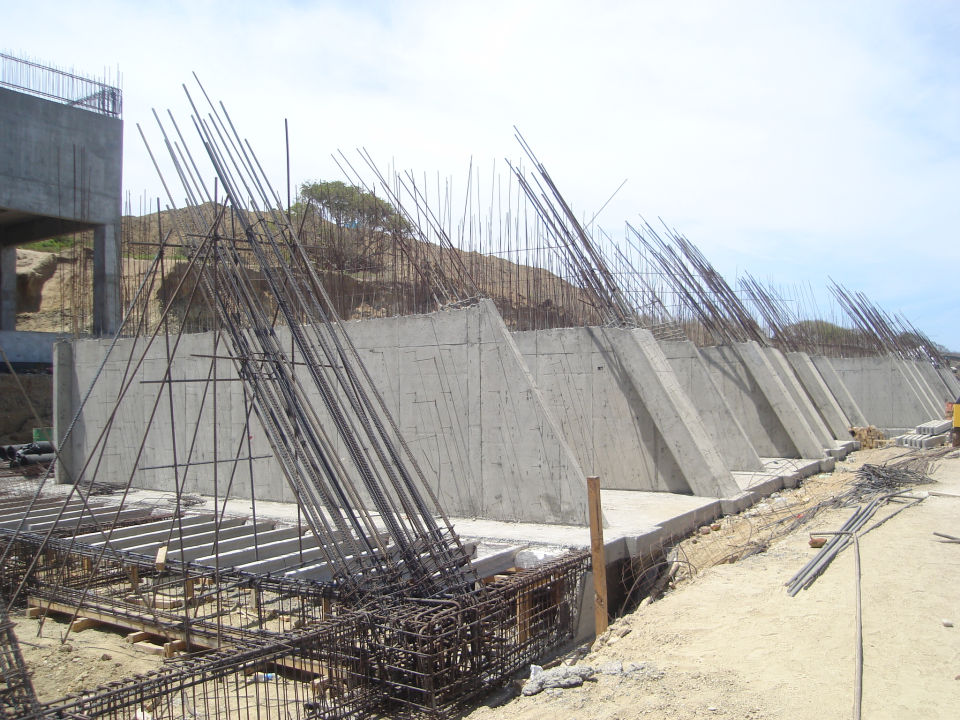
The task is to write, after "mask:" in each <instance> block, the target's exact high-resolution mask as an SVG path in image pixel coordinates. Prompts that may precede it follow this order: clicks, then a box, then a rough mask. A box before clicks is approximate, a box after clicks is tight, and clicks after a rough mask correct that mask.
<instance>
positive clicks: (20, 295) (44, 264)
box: [17, 248, 57, 312]
mask: <svg viewBox="0 0 960 720" xmlns="http://www.w3.org/2000/svg"><path fill="white" fill-rule="evenodd" d="M56 271H57V256H56V255H55V254H54V253H48V252H37V251H35V250H23V249H20V248H18V249H17V310H18V311H19V312H37V311H38V310H39V309H40V303H41V300H42V297H43V285H44V283H46V282H47V280H49V279H50V278H52V277H53V274H54V273H55V272H56Z"/></svg>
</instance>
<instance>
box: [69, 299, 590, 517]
mask: <svg viewBox="0 0 960 720" xmlns="http://www.w3.org/2000/svg"><path fill="white" fill-rule="evenodd" d="M348 331H349V332H350V334H351V337H352V338H353V339H354V342H355V344H356V346H357V348H358V352H359V353H360V355H361V357H362V358H363V359H364V362H365V364H366V365H367V367H368V369H369V371H370V373H371V375H372V377H373V379H374V382H375V384H376V385H377V387H378V388H379V389H380V391H381V393H382V394H383V396H384V398H385V401H386V403H387V405H388V407H389V408H390V409H391V410H392V412H393V414H394V417H395V419H396V421H397V423H398V425H399V427H400V429H401V432H402V434H403V436H404V437H405V438H406V439H407V441H408V443H409V445H410V447H411V449H412V452H413V455H414V456H415V458H416V459H417V461H418V463H419V464H420V466H421V468H422V469H423V471H424V474H425V475H426V477H427V479H428V482H429V483H430V485H431V486H432V487H433V489H434V491H435V493H436V494H437V496H438V498H439V501H440V504H441V506H442V507H443V508H444V509H445V510H446V511H447V512H448V513H450V514H452V515H457V516H466V517H473V516H475V517H485V518H493V519H498V520H511V521H524V522H549V523H559V522H562V523H570V524H585V523H586V522H587V506H586V483H585V480H584V472H583V471H582V470H581V468H580V466H579V464H578V463H577V460H576V458H575V457H574V455H573V453H572V451H571V450H570V448H569V446H568V445H567V444H566V442H565V440H564V438H563V434H562V432H561V431H560V428H559V425H557V424H556V422H555V421H554V420H553V418H552V417H551V416H550V414H549V412H548V411H547V409H546V407H545V405H544V403H543V401H542V398H541V396H540V393H539V391H538V390H537V388H536V387H535V386H534V383H533V381H532V376H531V375H530V373H529V370H528V369H527V367H526V365H525V363H524V361H523V358H522V356H521V355H520V353H519V351H518V350H517V348H516V346H515V345H514V343H513V340H512V338H511V336H510V334H509V332H507V330H506V328H505V326H504V325H503V322H502V320H501V319H500V316H499V315H498V314H497V312H496V309H495V308H494V306H493V304H492V303H490V302H489V301H484V302H482V303H480V304H479V305H476V306H473V307H469V308H465V309H460V310H451V311H444V312H440V313H435V314H432V315H426V316H417V317H407V318H390V319H384V320H366V321H362V322H356V323H348ZM280 335H281V342H283V337H284V333H283V332H282V331H281V333H280ZM133 342H134V341H133V340H121V341H119V343H118V346H117V348H116V350H115V353H114V355H113V358H112V359H111V361H110V362H109V363H108V364H107V366H106V367H105V368H104V370H103V373H102V376H101V379H100V382H98V383H97V386H96V390H95V392H94V393H93V395H92V396H91V399H90V401H89V402H88V404H87V406H86V408H85V409H84V412H83V416H82V418H81V421H80V422H79V423H78V426H77V428H76V429H75V433H74V435H73V438H72V442H71V443H69V445H68V448H67V451H68V453H69V457H70V458H71V462H70V463H68V465H69V466H70V467H72V469H73V472H74V473H76V471H77V468H78V467H79V464H80V463H81V462H82V460H81V458H84V457H86V456H87V455H88V454H89V451H90V449H91V448H92V447H94V444H95V441H96V436H97V434H98V433H99V431H100V429H101V428H103V427H104V426H105V425H106V424H107V423H108V418H109V417H110V414H111V412H112V410H113V408H114V405H115V404H116V399H117V391H118V388H119V387H120V386H121V376H122V373H123V368H124V366H125V364H126V359H127V357H128V356H130V355H131V346H132V345H133ZM107 345H108V343H107V342H106V341H97V340H84V341H79V342H76V343H74V346H73V348H72V351H73V355H74V362H73V363H72V364H71V363H69V362H66V361H64V362H60V363H57V364H56V365H55V372H56V373H57V377H56V378H55V383H56V387H57V388H58V390H57V396H58V398H59V401H58V409H57V419H58V424H59V426H60V428H61V429H60V431H59V432H60V434H61V435H62V432H63V430H62V428H63V427H64V425H63V423H64V422H69V421H68V420H67V418H68V417H70V416H72V414H73V412H74V411H75V408H76V406H77V404H78V403H79V399H80V398H81V397H82V396H83V393H84V392H85V389H86V387H87V386H88V385H89V382H90V379H91V378H92V377H93V375H94V374H95V372H96V369H97V367H98V365H99V363H100V360H101V358H102V357H103V354H104V352H105V350H106V347H107ZM140 347H142V341H141V343H140ZM138 353H139V347H138V348H137V352H136V353H134V354H135V355H136V354H138ZM225 353H226V348H225V346H224V345H223V344H221V346H220V347H219V348H215V347H214V335H213V334H211V333H204V334H199V335H187V336H184V337H183V338H182V340H181V341H180V347H179V348H178V349H177V353H176V358H177V359H176V361H175V363H174V365H173V369H172V372H171V377H172V378H173V379H174V380H175V381H178V382H174V383H171V384H169V386H168V384H165V383H157V382H156V381H157V380H161V379H162V378H163V375H164V371H165V368H166V360H165V358H166V351H165V348H164V347H163V344H162V343H160V342H159V341H158V343H157V346H156V347H154V348H151V350H150V352H149V354H148V357H147V360H146V361H145V362H144V364H143V367H142V368H141V369H140V370H139V371H138V373H137V377H136V380H135V382H134V383H133V384H132V385H131V386H130V391H129V393H128V396H127V397H126V398H125V401H124V402H123V403H122V404H121V405H120V407H119V410H118V412H117V414H116V416H115V417H114V422H113V423H112V432H111V436H110V439H109V441H108V442H107V444H106V451H105V452H104V454H103V457H102V459H101V460H100V461H99V462H100V467H99V470H98V473H99V474H98V477H101V478H103V479H107V480H109V481H110V482H113V483H118V482H119V483H125V482H126V480H127V478H128V477H130V476H131V475H132V476H133V482H134V485H135V486H137V487H147V488H156V489H162V490H171V489H173V487H174V477H175V473H174V470H173V468H171V467H169V466H170V465H171V464H172V461H173V457H174V452H173V449H174V443H175V444H176V455H177V461H178V463H180V464H182V463H183V462H184V461H185V458H186V457H187V455H188V452H189V448H190V447H191V445H193V446H194V450H193V455H192V462H194V463H197V462H205V463H208V464H205V465H196V464H194V465H191V467H190V469H189V471H187V473H186V482H185V484H184V487H183V489H184V490H185V491H186V492H201V493H204V494H210V493H212V491H213V483H214V480H215V478H214V473H213V468H214V467H217V468H218V471H217V474H216V483H217V489H218V493H219V494H223V493H224V492H225V488H226V487H227V486H230V492H231V495H233V496H240V497H249V496H250V493H251V492H254V493H255V494H256V497H257V498H258V499H261V500H282V501H292V500H293V496H292V494H291V491H290V490H289V488H288V486H287V483H286V482H285V480H284V479H283V478H282V477H281V473H280V472H279V471H278V469H277V465H276V463H275V462H274V461H273V458H272V453H271V450H270V446H269V443H268V442H267V438H266V434H265V432H264V431H263V429H262V427H261V426H260V423H259V422H258V421H257V419H256V417H255V416H254V417H253V418H252V419H251V422H250V426H249V431H247V429H246V428H245V418H246V412H247V409H248V406H246V405H245V403H244V395H243V392H242V385H241V383H239V382H230V381H229V379H230V378H233V377H235V373H234V371H233V369H232V367H231V363H230V362H229V361H217V363H216V373H217V377H218V378H219V379H221V380H225V382H220V383H218V384H217V393H216V412H214V409H213V404H214V398H213V396H212V389H211V390H210V391H209V393H208V395H207V397H206V398H204V397H203V394H202V393H203V387H204V384H205V383H204V382H196V381H197V380H203V379H205V378H206V377H207V376H208V373H210V372H211V360H210V359H209V358H208V357H203V356H210V355H214V354H219V355H223V354H225ZM68 368H69V369H68ZM171 394H172V404H173V414H174V415H175V416H176V417H177V422H176V429H175V431H174V432H171V427H170V421H169V418H170V404H171ZM315 405H316V407H317V409H318V413H320V417H321V419H322V417H323V411H322V410H321V408H322V403H321V401H320V399H319V398H317V402H316V403H315ZM154 406H156V408H157V410H156V412H154V410H153V408H154ZM151 415H153V416H154V419H153V424H152V427H151V429H150V430H149V432H146V441H145V442H144V443H142V444H143V449H142V451H140V449H139V448H140V446H141V439H142V438H143V437H144V433H145V428H146V427H147V425H148V421H149V418H150V417H151ZM198 428H199V430H198ZM195 435H197V436H198V442H194V437H195ZM214 436H216V442H214ZM333 443H334V446H335V447H336V446H339V441H338V440H336V439H334V441H333ZM214 448H216V453H217V458H218V459H220V460H223V459H228V458H234V457H237V456H241V457H245V458H246V457H253V458H254V459H253V460H244V461H243V462H240V463H237V464H236V465H235V464H234V463H232V462H226V463H225V462H220V463H218V464H216V465H214V464H213V460H214ZM138 453H139V455H140V457H139V461H137V455H138ZM263 456H266V457H263ZM134 466H136V467H134ZM159 466H167V467H159ZM70 467H65V468H64V471H65V472H67V471H69V470H70ZM149 468H154V469H149ZM251 471H252V477H253V485H252V487H251ZM231 478H232V480H231Z"/></svg>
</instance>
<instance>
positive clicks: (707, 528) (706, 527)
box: [700, 525, 710, 535]
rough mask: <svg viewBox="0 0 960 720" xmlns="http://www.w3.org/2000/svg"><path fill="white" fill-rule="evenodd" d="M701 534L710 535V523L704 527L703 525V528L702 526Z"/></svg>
mask: <svg viewBox="0 0 960 720" xmlns="http://www.w3.org/2000/svg"><path fill="white" fill-rule="evenodd" d="M700 534H701V535H709V534H710V526H709V525H704V526H703V527H701V528H700Z"/></svg>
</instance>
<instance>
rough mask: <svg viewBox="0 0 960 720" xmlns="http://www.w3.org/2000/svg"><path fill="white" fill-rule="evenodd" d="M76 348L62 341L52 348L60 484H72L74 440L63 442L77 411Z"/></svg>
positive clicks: (54, 415) (57, 467)
mask: <svg viewBox="0 0 960 720" xmlns="http://www.w3.org/2000/svg"><path fill="white" fill-rule="evenodd" d="M74 385H75V383H74V369H73V345H71V344H70V342H69V341H67V340H61V341H60V342H57V343H54V345H53V437H54V439H55V441H56V444H57V445H56V447H57V452H58V453H59V458H58V459H57V464H56V470H57V482H58V483H61V484H67V483H69V484H72V483H73V475H72V472H73V468H72V465H73V452H72V446H73V443H72V441H71V440H72V438H68V439H67V440H66V441H64V435H66V432H67V429H68V428H69V427H70V423H71V422H72V421H73V415H74V413H75V412H76V411H77V408H76V407H75V405H76V403H75V401H74V397H75V395H76V393H75V392H74Z"/></svg>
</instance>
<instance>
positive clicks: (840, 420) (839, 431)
mask: <svg viewBox="0 0 960 720" xmlns="http://www.w3.org/2000/svg"><path fill="white" fill-rule="evenodd" d="M786 359H787V362H789V363H790V366H791V367H792V368H793V371H794V373H795V374H796V376H797V379H798V380H799V381H800V384H801V385H802V386H803V389H804V391H805V392H806V393H807V397H809V398H810V401H811V402H812V403H813V405H814V407H815V408H816V410H817V412H818V413H819V415H820V418H821V419H822V420H823V422H824V424H825V425H826V426H827V428H828V429H829V430H830V433H831V435H832V436H833V437H834V439H836V440H849V439H850V427H851V426H852V425H853V423H851V422H850V420H849V419H848V418H847V416H846V414H844V412H843V409H842V408H841V407H840V404H839V403H838V402H837V399H836V398H835V397H834V396H833V393H832V392H831V391H830V388H829V387H827V384H826V383H825V382H824V380H823V377H822V376H821V375H820V372H819V371H818V370H817V368H816V366H815V365H814V364H813V361H812V360H811V359H810V356H809V355H807V354H806V353H805V352H791V353H787V354H786Z"/></svg>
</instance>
